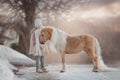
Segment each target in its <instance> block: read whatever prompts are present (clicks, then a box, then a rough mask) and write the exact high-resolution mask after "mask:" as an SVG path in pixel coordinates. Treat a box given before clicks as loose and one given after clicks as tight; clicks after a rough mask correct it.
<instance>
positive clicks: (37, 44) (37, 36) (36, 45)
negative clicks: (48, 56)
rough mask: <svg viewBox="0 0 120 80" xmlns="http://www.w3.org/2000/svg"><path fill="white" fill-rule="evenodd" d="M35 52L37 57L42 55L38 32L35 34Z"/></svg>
mask: <svg viewBox="0 0 120 80" xmlns="http://www.w3.org/2000/svg"><path fill="white" fill-rule="evenodd" d="M35 38H36V39H35V41H36V42H35V50H36V54H37V55H41V50H40V42H39V31H38V30H37V31H36V32H35Z"/></svg>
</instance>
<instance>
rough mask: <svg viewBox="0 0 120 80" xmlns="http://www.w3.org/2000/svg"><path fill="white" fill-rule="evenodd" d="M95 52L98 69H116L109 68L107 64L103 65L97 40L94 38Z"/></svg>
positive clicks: (113, 69)
mask: <svg viewBox="0 0 120 80" xmlns="http://www.w3.org/2000/svg"><path fill="white" fill-rule="evenodd" d="M95 41H96V54H97V57H98V58H97V61H98V69H99V70H100V71H116V70H117V69H115V68H109V67H108V66H107V65H105V63H104V61H103V58H102V56H101V48H100V44H99V42H98V40H97V39H96V40H95Z"/></svg>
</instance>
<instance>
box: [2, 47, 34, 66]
mask: <svg viewBox="0 0 120 80" xmlns="http://www.w3.org/2000/svg"><path fill="white" fill-rule="evenodd" d="M0 57H1V58H4V59H6V60H8V61H9V62H10V63H11V64H15V65H22V66H34V65H35V61H34V60H32V59H30V58H28V57H27V56H25V55H23V54H22V53H20V52H17V51H15V50H13V49H11V48H9V47H7V46H3V45H0Z"/></svg>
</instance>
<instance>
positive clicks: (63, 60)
mask: <svg viewBox="0 0 120 80" xmlns="http://www.w3.org/2000/svg"><path fill="white" fill-rule="evenodd" d="M61 60H62V70H61V71H60V72H65V53H63V54H61Z"/></svg>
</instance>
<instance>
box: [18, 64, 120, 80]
mask: <svg viewBox="0 0 120 80" xmlns="http://www.w3.org/2000/svg"><path fill="white" fill-rule="evenodd" d="M66 67H67V68H66V72H64V73H60V69H61V65H49V66H47V67H46V68H48V70H49V72H48V73H36V72H35V67H31V68H25V69H21V70H20V72H18V74H20V75H18V77H19V78H25V79H26V80H119V79H120V76H119V75H120V71H115V72H113V71H111V72H99V73H96V72H92V67H93V66H91V65H67V66H66Z"/></svg>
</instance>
